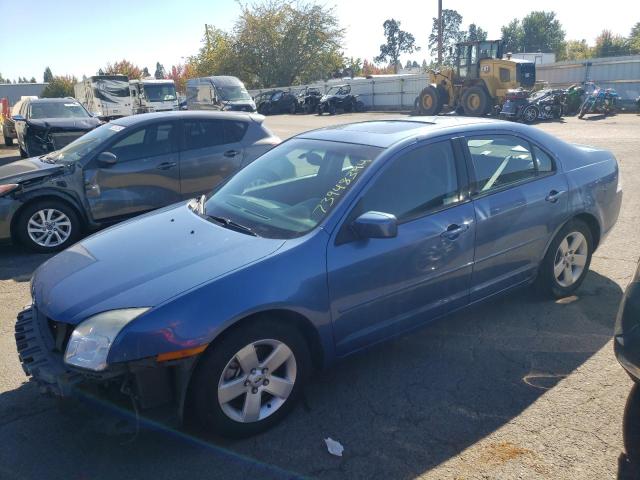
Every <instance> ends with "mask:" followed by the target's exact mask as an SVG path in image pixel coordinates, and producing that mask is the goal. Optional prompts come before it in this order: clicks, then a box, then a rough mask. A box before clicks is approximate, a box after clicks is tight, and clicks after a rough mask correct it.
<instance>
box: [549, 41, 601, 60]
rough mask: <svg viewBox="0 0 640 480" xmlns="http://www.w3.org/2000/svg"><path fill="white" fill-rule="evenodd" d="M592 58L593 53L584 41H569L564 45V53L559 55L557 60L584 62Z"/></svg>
mask: <svg viewBox="0 0 640 480" xmlns="http://www.w3.org/2000/svg"><path fill="white" fill-rule="evenodd" d="M591 57H593V51H592V49H591V47H590V46H589V45H587V41H586V40H584V39H583V40H569V41H568V42H567V43H566V47H565V50H564V52H563V53H562V54H561V55H559V56H558V57H557V58H558V60H585V59H587V58H591Z"/></svg>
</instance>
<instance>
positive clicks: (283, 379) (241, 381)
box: [218, 339, 297, 423]
mask: <svg viewBox="0 0 640 480" xmlns="http://www.w3.org/2000/svg"><path fill="white" fill-rule="evenodd" d="M296 376H297V364H296V359H295V356H294V354H293V352H292V351H291V349H290V348H289V347H288V346H287V345H286V344H284V343H283V342H280V341H279V340H273V339H264V340H258V341H255V342H252V343H250V344H248V345H246V346H245V347H243V348H242V349H240V350H239V351H238V352H236V354H235V355H234V356H233V358H232V359H231V360H230V361H229V362H228V363H227V365H226V366H225V368H224V370H223V371H222V375H221V376H220V380H219V381H218V402H219V404H220V408H221V409H222V411H223V412H224V413H225V415H227V417H229V418H230V419H232V420H235V421H236V422H240V423H249V422H258V421H261V420H264V419H265V418H267V417H268V416H269V415H272V414H273V413H275V412H276V411H278V409H280V408H281V407H282V406H283V405H284V403H285V402H286V401H287V399H288V398H289V395H291V391H292V390H293V387H294V385H295V382H296Z"/></svg>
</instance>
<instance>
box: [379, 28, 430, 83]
mask: <svg viewBox="0 0 640 480" xmlns="http://www.w3.org/2000/svg"><path fill="white" fill-rule="evenodd" d="M382 26H383V28H384V36H385V37H386V39H387V42H386V43H384V44H382V45H380V54H379V55H378V56H377V57H376V58H374V59H373V60H374V61H375V62H378V63H380V62H385V61H386V60H387V59H389V60H390V61H391V63H392V64H393V71H394V73H398V65H400V66H402V64H400V55H401V54H402V53H413V52H415V51H417V50H420V47H416V45H415V43H416V39H415V37H414V36H413V35H412V34H410V33H409V32H406V31H404V30H401V29H400V22H399V21H398V20H395V19H393V18H392V19H390V20H385V22H384V23H383V24H382Z"/></svg>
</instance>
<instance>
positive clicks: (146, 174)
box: [84, 122, 180, 220]
mask: <svg viewBox="0 0 640 480" xmlns="http://www.w3.org/2000/svg"><path fill="white" fill-rule="evenodd" d="M118 127H119V126H118V125H114V126H113V127H112V128H118ZM178 134H179V130H178V125H177V123H176V122H160V123H154V124H151V125H147V126H144V127H141V128H136V129H132V131H131V132H129V133H127V134H126V135H125V136H124V137H120V138H119V139H117V140H115V142H114V143H113V144H111V145H110V146H109V147H107V148H106V149H105V150H103V151H109V152H111V153H113V154H114V155H116V156H117V162H116V163H115V164H114V165H110V166H104V165H100V164H98V162H97V161H96V160H95V159H94V160H92V161H91V163H90V164H89V165H88V166H87V167H85V171H84V180H85V192H86V196H87V200H88V202H89V207H90V210H91V214H92V215H93V218H94V219H96V220H104V219H108V218H111V217H122V216H127V215H133V214H136V213H141V212H144V211H147V210H153V209H155V208H159V207H162V206H165V205H169V204H171V203H175V202H177V201H179V200H180V178H179V170H178V155H179V154H178V145H177V140H178Z"/></svg>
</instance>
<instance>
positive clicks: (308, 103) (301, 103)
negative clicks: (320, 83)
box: [297, 87, 322, 113]
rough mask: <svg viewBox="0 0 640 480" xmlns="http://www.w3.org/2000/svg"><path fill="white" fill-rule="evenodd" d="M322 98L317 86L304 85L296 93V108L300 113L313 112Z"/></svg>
mask: <svg viewBox="0 0 640 480" xmlns="http://www.w3.org/2000/svg"><path fill="white" fill-rule="evenodd" d="M321 98H322V92H321V91H320V89H319V88H318V87H304V88H303V89H301V90H300V91H299V92H298V94H297V99H298V109H299V110H300V111H301V112H302V113H315V112H316V111H317V110H318V104H319V103H320V99H321Z"/></svg>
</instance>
